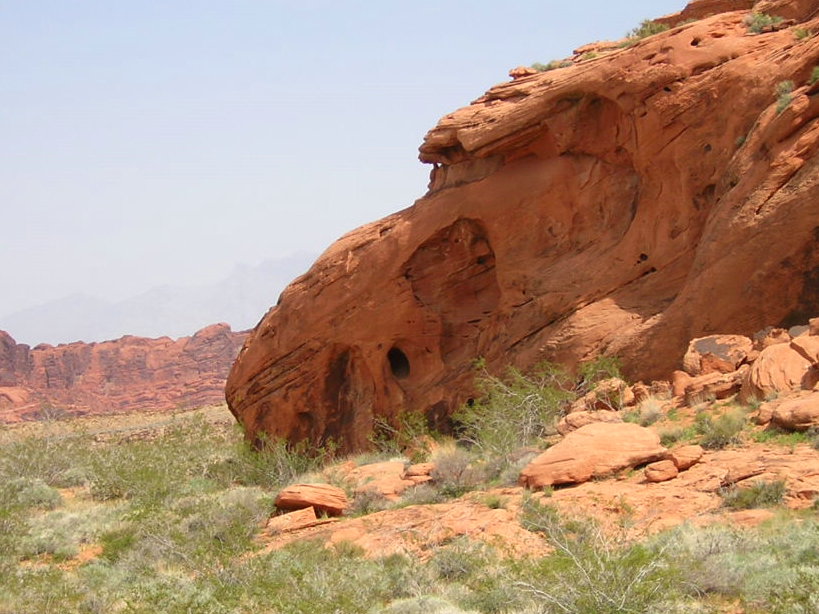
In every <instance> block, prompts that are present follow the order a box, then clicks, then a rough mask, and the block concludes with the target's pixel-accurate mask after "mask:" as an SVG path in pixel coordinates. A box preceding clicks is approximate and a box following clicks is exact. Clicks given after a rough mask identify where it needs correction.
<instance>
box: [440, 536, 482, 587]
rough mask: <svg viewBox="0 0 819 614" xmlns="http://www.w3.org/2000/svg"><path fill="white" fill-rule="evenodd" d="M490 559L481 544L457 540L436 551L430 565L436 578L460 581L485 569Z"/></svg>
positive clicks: (462, 539) (467, 540)
mask: <svg viewBox="0 0 819 614" xmlns="http://www.w3.org/2000/svg"><path fill="white" fill-rule="evenodd" d="M490 558H491V553H490V552H489V550H488V549H487V547H486V546H484V545H483V544H481V543H476V542H473V541H471V540H469V539H467V538H459V539H456V540H455V541H454V542H452V543H450V544H447V545H446V546H445V547H443V548H440V549H439V550H438V551H436V553H435V555H434V556H433V557H432V560H431V563H432V566H433V568H434V569H435V573H436V574H437V575H438V577H440V578H443V579H445V580H455V579H458V580H461V579H464V578H467V577H469V576H471V575H473V574H475V573H477V572H479V571H481V570H482V569H485V568H486V566H487V565H488V563H489V559H490Z"/></svg>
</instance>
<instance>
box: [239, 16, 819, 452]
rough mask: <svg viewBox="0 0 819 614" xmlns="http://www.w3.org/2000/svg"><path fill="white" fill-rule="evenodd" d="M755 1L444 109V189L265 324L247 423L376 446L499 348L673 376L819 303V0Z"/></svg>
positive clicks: (256, 335)
mask: <svg viewBox="0 0 819 614" xmlns="http://www.w3.org/2000/svg"><path fill="white" fill-rule="evenodd" d="M751 4H752V3H751V2H747V1H744V0H735V1H730V0H724V1H721V2H719V1H715V0H698V1H697V2H693V3H692V4H691V5H689V7H688V8H686V9H685V11H683V12H682V13H681V14H679V15H674V16H669V17H666V18H663V21H664V22H665V23H668V24H672V25H673V24H677V23H680V22H683V21H685V20H686V19H696V20H697V21H694V22H692V23H686V24H683V25H679V26H677V27H674V28H672V29H671V30H669V31H667V32H663V33H660V34H658V35H655V36H652V37H649V38H646V39H644V40H641V41H639V42H636V43H635V44H632V45H630V46H627V47H624V48H620V47H618V46H617V45H600V46H599V47H598V48H599V50H600V53H599V55H597V56H596V57H594V54H588V53H578V54H576V55H575V57H574V58H573V59H572V64H571V65H570V66H568V67H565V68H559V69H556V70H552V71H549V72H544V73H537V74H531V75H526V76H523V77H522V78H519V79H515V80H513V81H511V82H508V83H504V84H501V85H498V86H496V87H493V88H492V89H491V90H489V91H488V92H487V93H486V94H485V95H484V96H482V97H481V98H479V99H478V100H476V101H475V102H473V103H472V104H471V105H469V106H468V107H465V108H463V109H460V110H458V111H455V112H454V113H451V114H449V115H447V116H445V117H444V118H443V119H442V120H441V121H440V122H439V124H438V125H437V126H436V127H435V128H434V129H432V130H431V131H430V132H429V133H428V134H427V136H426V138H425V140H424V143H423V145H422V146H421V150H420V151H421V156H420V157H421V160H422V161H424V162H427V163H431V164H433V165H434V167H433V170H432V174H431V182H430V186H429V191H428V193H427V195H426V196H425V197H423V198H422V199H420V200H418V201H417V202H416V203H415V204H414V205H413V206H412V207H410V208H408V209H406V210H404V211H401V212H399V213H396V214H394V215H391V216H389V217H387V218H384V219H382V220H380V221H378V222H375V223H372V224H370V225H367V226H364V227H362V228H360V229H358V230H356V231H353V232H351V233H350V234H348V235H346V236H345V237H342V238H341V239H340V240H339V241H338V242H336V243H335V244H334V245H332V246H331V247H330V248H329V249H328V250H327V251H326V252H325V253H324V254H323V255H322V256H321V257H320V258H319V260H318V261H317V262H316V263H315V265H314V266H313V267H312V269H311V270H310V271H309V272H308V273H307V274H306V275H304V276H302V277H301V278H299V279H297V280H296V281H295V282H293V283H292V284H291V285H290V286H289V287H288V289H287V290H286V291H285V292H284V293H283V295H282V297H281V300H280V302H279V305H278V306H276V307H275V308H273V309H272V310H271V311H269V312H268V314H267V315H266V316H265V318H264V319H263V320H262V322H261V323H260V324H259V325H258V326H257V328H256V329H255V330H254V331H253V332H252V333H251V335H250V337H249V338H248V340H247V342H246V344H245V347H244V349H243V350H242V352H241V353H240V356H239V358H238V360H237V362H236V364H235V366H234V368H233V370H232V371H231V374H230V377H229V379H228V385H227V398H228V402H229V405H230V407H231V410H232V411H233V413H234V415H235V416H236V417H237V418H238V419H239V420H240V421H241V422H242V423H243V424H244V425H245V426H246V427H247V428H248V432H249V434H250V435H251V436H256V435H258V434H259V432H265V433H268V434H271V435H273V436H281V437H286V438H288V439H291V440H300V439H309V440H311V441H313V442H315V443H320V442H322V441H324V440H326V439H327V438H334V439H337V440H342V441H344V442H345V444H346V446H348V447H350V448H356V447H360V446H363V445H365V444H366V439H367V437H368V434H369V433H370V431H371V427H372V421H373V418H374V416H385V417H388V418H389V417H392V416H395V415H396V414H398V413H400V412H402V411H405V410H419V411H423V412H424V413H425V414H426V415H427V416H428V418H429V420H430V422H431V423H441V422H443V421H444V420H445V418H446V417H447V416H448V415H449V414H450V413H451V412H452V411H453V410H454V409H455V408H456V407H457V406H458V405H459V404H460V403H462V402H464V401H465V400H466V399H467V398H468V396H469V395H470V386H471V382H472V374H471V370H470V363H471V361H472V360H473V359H475V358H476V357H478V356H482V357H484V358H485V359H486V361H487V364H488V365H489V367H490V368H492V369H495V370H500V369H502V368H503V367H504V366H505V365H507V364H509V363H513V364H517V365H520V366H523V367H526V366H528V365H532V364H533V363H536V362H538V361H540V360H544V359H548V360H556V361H561V362H565V363H569V364H574V363H577V362H578V361H582V360H586V359H589V358H592V357H594V356H595V355H597V354H600V353H606V354H612V355H618V356H620V357H621V358H622V359H623V361H624V366H625V367H626V370H627V372H628V374H629V375H631V376H632V377H635V378H645V379H649V378H655V377H667V376H668V375H669V374H670V372H671V371H672V370H673V369H675V368H677V367H678V366H679V362H680V359H681V357H682V355H683V354H684V351H685V347H686V344H687V341H688V339H691V338H694V337H700V336H703V335H706V334H709V333H713V332H730V333H739V334H752V333H754V332H755V331H757V330H759V329H761V328H762V327H763V326H766V325H768V324H771V323H778V324H779V325H780V326H786V327H787V326H788V325H790V324H793V323H797V322H804V321H806V320H807V318H808V316H812V315H815V313H817V312H819V250H816V249H815V245H816V242H817V240H819V158H817V157H816V156H815V152H816V150H817V147H819V122H817V121H816V118H817V116H819V95H817V94H819V84H811V76H812V71H813V68H814V66H815V65H817V64H819V36H816V35H810V36H803V35H802V32H803V31H804V32H808V33H810V32H819V16H818V15H817V11H819V2H817V1H816V0H798V1H792V2H784V1H781V0H780V1H772V0H767V1H763V2H758V3H756V5H755V10H756V11H759V12H765V13H769V14H772V15H780V16H782V17H783V18H785V20H784V21H783V22H782V23H780V24H779V25H777V26H774V27H771V28H767V30H766V31H763V33H761V34H755V33H753V32H751V31H750V30H749V27H748V25H747V23H746V22H745V19H746V18H747V17H748V16H749V8H750V6H751ZM714 13H716V14H714ZM526 72H527V71H518V72H515V74H516V75H520V74H525V73H526ZM784 81H792V82H793V91H792V92H790V93H784V94H783V95H782V96H780V97H779V99H777V95H776V93H775V91H776V89H777V85H778V84H780V83H782V82H784ZM786 89H787V88H786Z"/></svg>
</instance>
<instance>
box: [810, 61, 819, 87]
mask: <svg viewBox="0 0 819 614" xmlns="http://www.w3.org/2000/svg"><path fill="white" fill-rule="evenodd" d="M817 81H819V66H814V67H813V70H812V71H811V73H810V80H809V81H808V83H809V84H810V85H813V84H814V83H816V82H817Z"/></svg>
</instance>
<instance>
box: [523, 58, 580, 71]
mask: <svg viewBox="0 0 819 614" xmlns="http://www.w3.org/2000/svg"><path fill="white" fill-rule="evenodd" d="M569 66H572V63H571V62H570V61H569V60H552V61H551V62H549V63H548V64H543V63H542V62H535V63H533V64H532V68H534V69H535V70H536V71H538V72H547V71H550V70H555V69H556V68H567V67H569Z"/></svg>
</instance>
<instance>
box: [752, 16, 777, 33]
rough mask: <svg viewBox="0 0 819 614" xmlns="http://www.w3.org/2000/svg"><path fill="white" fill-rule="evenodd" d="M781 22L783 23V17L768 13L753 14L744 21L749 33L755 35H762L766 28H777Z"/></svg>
mask: <svg viewBox="0 0 819 614" xmlns="http://www.w3.org/2000/svg"><path fill="white" fill-rule="evenodd" d="M780 22H782V17H778V16H775V15H768V14H767V13H751V14H750V15H747V16H746V17H745V19H744V23H745V25H746V26H748V31H749V32H753V33H754V34H762V31H763V30H764V29H765V28H767V27H769V26H775V25H776V24H778V23H780Z"/></svg>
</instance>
